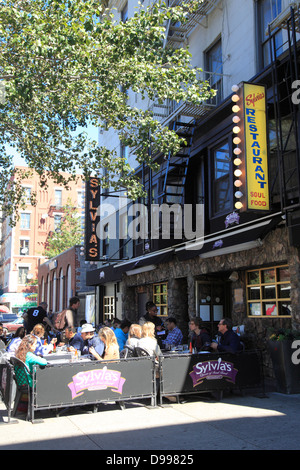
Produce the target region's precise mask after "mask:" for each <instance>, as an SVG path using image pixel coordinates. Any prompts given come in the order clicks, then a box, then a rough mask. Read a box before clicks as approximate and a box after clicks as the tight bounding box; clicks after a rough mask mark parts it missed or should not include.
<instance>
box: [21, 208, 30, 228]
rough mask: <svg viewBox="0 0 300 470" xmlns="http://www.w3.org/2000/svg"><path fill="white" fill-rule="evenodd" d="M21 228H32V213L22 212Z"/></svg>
mask: <svg viewBox="0 0 300 470" xmlns="http://www.w3.org/2000/svg"><path fill="white" fill-rule="evenodd" d="M20 228H21V230H29V229H30V214H28V213H27V212H22V213H21V221H20Z"/></svg>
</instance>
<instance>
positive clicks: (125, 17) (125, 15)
mask: <svg viewBox="0 0 300 470" xmlns="http://www.w3.org/2000/svg"><path fill="white" fill-rule="evenodd" d="M127 20H128V3H126V5H125V6H124V8H123V9H122V11H121V21H122V23H126V21H127Z"/></svg>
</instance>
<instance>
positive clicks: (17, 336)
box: [6, 326, 26, 356]
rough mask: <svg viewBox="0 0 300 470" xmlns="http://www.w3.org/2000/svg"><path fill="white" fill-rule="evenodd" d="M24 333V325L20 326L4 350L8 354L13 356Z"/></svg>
mask: <svg viewBox="0 0 300 470" xmlns="http://www.w3.org/2000/svg"><path fill="white" fill-rule="evenodd" d="M25 335H26V331H25V327H24V326H20V327H19V328H18V329H17V331H16V332H15V334H14V335H13V337H12V340H11V342H10V343H9V344H8V346H7V348H6V351H7V352H8V353H9V355H10V356H15V354H16V352H17V349H18V347H19V346H20V343H21V341H22V339H23V338H24V336H25Z"/></svg>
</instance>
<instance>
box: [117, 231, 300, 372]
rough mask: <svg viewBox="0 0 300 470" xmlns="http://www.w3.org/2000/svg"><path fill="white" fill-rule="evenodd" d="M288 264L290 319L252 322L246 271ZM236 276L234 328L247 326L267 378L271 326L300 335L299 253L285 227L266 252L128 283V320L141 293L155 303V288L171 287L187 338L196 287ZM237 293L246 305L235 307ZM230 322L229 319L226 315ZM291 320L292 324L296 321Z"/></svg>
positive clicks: (173, 265)
mask: <svg viewBox="0 0 300 470" xmlns="http://www.w3.org/2000/svg"><path fill="white" fill-rule="evenodd" d="M281 264H288V265H289V269H290V277H291V306H292V319H290V318H263V319H262V318H257V319H256V318H247V313H246V287H245V271H246V270H247V269H251V268H256V267H258V268H259V267H264V266H272V265H281ZM233 270H234V271H237V272H238V274H239V279H238V280H237V281H236V282H231V297H232V312H231V317H232V320H233V323H234V324H235V325H240V324H245V327H246V330H247V332H248V334H249V337H252V339H254V346H256V347H258V348H261V349H263V350H264V351H265V353H264V356H265V357H264V364H265V368H266V375H272V374H271V370H269V369H270V360H269V357H268V354H267V352H266V337H267V330H268V328H269V327H271V326H275V327H290V326H292V327H293V328H296V329H300V299H299V296H300V286H299V282H300V263H299V250H298V249H297V248H295V247H292V246H290V245H289V242H288V233H287V229H286V228H285V227H281V228H277V229H276V230H273V231H271V232H270V233H269V234H268V235H267V236H266V237H265V238H264V240H263V244H262V246H261V247H258V248H253V249H251V250H245V251H241V252H237V253H231V254H227V255H222V256H218V255H217V252H216V255H215V256H214V257H212V258H206V259H201V258H200V257H199V256H196V257H194V258H192V259H190V260H187V261H182V262H180V261H178V260H175V261H172V262H168V263H163V264H160V265H159V266H158V267H157V268H156V269H155V270H153V271H148V272H144V273H141V274H137V275H134V276H130V277H129V276H126V275H124V277H123V289H122V291H123V314H124V316H125V317H127V318H128V319H130V320H131V321H133V322H135V321H137V317H136V312H137V305H138V301H137V298H138V293H141V292H144V293H146V294H147V296H148V298H149V300H151V299H152V284H153V283H157V282H162V281H168V311H169V315H171V314H172V315H174V316H175V317H176V319H177V324H178V326H179V328H181V329H182V331H183V333H184V336H185V338H187V334H188V321H189V318H191V317H192V316H194V315H195V311H196V310H195V307H196V299H195V281H196V280H197V279H205V278H206V277H207V276H209V274H216V273H218V274H219V275H220V276H222V274H223V275H224V276H225V275H227V274H228V273H230V272H232V271H233ZM235 289H242V292H243V302H239V303H235V296H234V292H235ZM227 316H229V315H228V314H227ZM291 320H292V321H291Z"/></svg>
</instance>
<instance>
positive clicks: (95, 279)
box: [86, 264, 122, 286]
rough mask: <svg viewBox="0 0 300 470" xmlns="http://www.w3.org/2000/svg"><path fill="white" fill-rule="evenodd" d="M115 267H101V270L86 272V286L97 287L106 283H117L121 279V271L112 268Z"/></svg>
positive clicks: (111, 265)
mask: <svg viewBox="0 0 300 470" xmlns="http://www.w3.org/2000/svg"><path fill="white" fill-rule="evenodd" d="M114 266H115V265H113V264H110V265H107V266H101V268H98V269H93V270H92V271H88V272H87V274H86V285H87V286H99V285H101V284H106V283H107V282H117V281H121V279H122V270H120V269H118V268H114Z"/></svg>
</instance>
